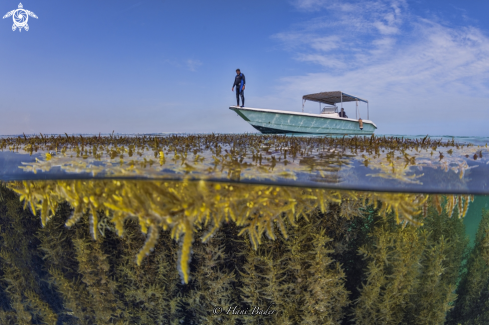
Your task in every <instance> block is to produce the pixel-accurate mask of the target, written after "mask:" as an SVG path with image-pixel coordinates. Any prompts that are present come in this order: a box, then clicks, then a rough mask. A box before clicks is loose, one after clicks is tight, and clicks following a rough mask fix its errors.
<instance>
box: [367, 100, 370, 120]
mask: <svg viewBox="0 0 489 325" xmlns="http://www.w3.org/2000/svg"><path fill="white" fill-rule="evenodd" d="M367 120H369V121H370V114H369V110H368V102H367Z"/></svg>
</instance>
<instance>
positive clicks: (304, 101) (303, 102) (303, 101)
mask: <svg viewBox="0 0 489 325" xmlns="http://www.w3.org/2000/svg"><path fill="white" fill-rule="evenodd" d="M305 103H306V100H305V99H303V100H302V113H304V104H305Z"/></svg>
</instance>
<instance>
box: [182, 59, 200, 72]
mask: <svg viewBox="0 0 489 325" xmlns="http://www.w3.org/2000/svg"><path fill="white" fill-rule="evenodd" d="M186 63H187V68H188V69H189V70H190V71H197V68H198V67H199V66H201V65H202V62H200V61H199V60H192V59H188V60H187V61H186Z"/></svg>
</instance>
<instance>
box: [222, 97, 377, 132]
mask: <svg viewBox="0 0 489 325" xmlns="http://www.w3.org/2000/svg"><path fill="white" fill-rule="evenodd" d="M306 101H312V102H317V103H319V108H320V113H319V114H312V113H304V104H305V103H306ZM344 102H356V104H357V105H356V115H357V116H356V117H357V118H355V119H353V118H344V117H340V115H339V111H338V110H339V108H338V106H337V104H341V106H340V107H341V108H343V103H344ZM358 102H364V103H366V104H367V119H366V120H363V119H362V118H361V117H360V114H359V113H360V112H359V110H358ZM322 105H325V106H324V107H323V106H322ZM229 109H230V110H233V111H235V112H236V113H237V114H238V115H239V116H241V117H242V118H243V119H244V120H245V121H246V122H248V123H250V125H251V126H252V127H254V128H255V129H257V130H258V131H260V132H261V133H268V134H270V133H272V134H276V133H314V134H347V135H349V134H352V135H371V134H373V133H374V131H375V129H377V126H376V125H375V123H374V122H372V121H370V120H369V108H368V101H367V100H365V99H361V98H359V97H355V96H352V95H348V94H346V93H344V92H341V91H329V92H321V93H316V94H310V95H304V96H303V97H302V112H291V111H280V110H272V109H263V108H250V107H239V106H231V107H229Z"/></svg>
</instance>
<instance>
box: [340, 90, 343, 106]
mask: <svg viewBox="0 0 489 325" xmlns="http://www.w3.org/2000/svg"><path fill="white" fill-rule="evenodd" d="M340 93H341V108H343V92H342V91H341V92H340Z"/></svg>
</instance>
